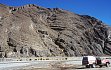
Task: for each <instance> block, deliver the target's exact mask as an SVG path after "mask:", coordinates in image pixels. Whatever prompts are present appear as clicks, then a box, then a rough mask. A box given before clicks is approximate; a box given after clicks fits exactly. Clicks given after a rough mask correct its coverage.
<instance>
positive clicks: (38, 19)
mask: <svg viewBox="0 0 111 70" xmlns="http://www.w3.org/2000/svg"><path fill="white" fill-rule="evenodd" d="M110 33H111V32H110V27H109V26H107V25H105V24H104V23H103V22H102V21H100V20H98V19H96V18H94V17H91V16H88V15H78V14H75V13H71V12H69V11H65V10H62V9H59V8H53V9H51V8H43V7H40V6H36V5H33V4H30V5H25V6H21V7H10V6H6V5H3V4H0V57H30V56H35V57H41V56H47V57H50V56H83V55H96V56H104V55H111V51H110V50H111V49H110V48H111V47H110V44H111V43H110V38H111V37H110Z"/></svg>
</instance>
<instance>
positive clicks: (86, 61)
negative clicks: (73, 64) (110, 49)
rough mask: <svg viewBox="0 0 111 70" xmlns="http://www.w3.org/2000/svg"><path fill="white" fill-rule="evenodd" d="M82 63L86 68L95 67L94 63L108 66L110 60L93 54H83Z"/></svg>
mask: <svg viewBox="0 0 111 70" xmlns="http://www.w3.org/2000/svg"><path fill="white" fill-rule="evenodd" d="M82 65H85V66H86V68H90V67H91V68H95V67H96V65H99V66H100V67H102V66H106V67H109V65H110V61H109V60H108V59H106V58H104V59H101V58H100V57H95V56H84V57H83V59H82Z"/></svg>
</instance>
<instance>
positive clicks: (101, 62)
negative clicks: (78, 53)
mask: <svg viewBox="0 0 111 70" xmlns="http://www.w3.org/2000/svg"><path fill="white" fill-rule="evenodd" d="M96 60H97V65H99V66H100V67H102V66H106V67H109V66H110V61H109V60H108V59H107V58H103V59H101V58H96Z"/></svg>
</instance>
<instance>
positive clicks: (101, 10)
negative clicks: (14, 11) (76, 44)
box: [0, 0, 111, 26]
mask: <svg viewBox="0 0 111 70" xmlns="http://www.w3.org/2000/svg"><path fill="white" fill-rule="evenodd" d="M0 3H2V4H6V5H9V6H22V5H26V4H36V5H39V6H42V7H46V8H55V7H58V8H62V9H64V10H68V11H71V12H74V13H77V14H82V15H90V16H93V17H96V18H97V19H99V20H102V21H103V22H104V23H106V24H108V25H110V26H111V0H0Z"/></svg>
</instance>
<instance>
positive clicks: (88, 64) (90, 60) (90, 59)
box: [82, 56, 96, 68]
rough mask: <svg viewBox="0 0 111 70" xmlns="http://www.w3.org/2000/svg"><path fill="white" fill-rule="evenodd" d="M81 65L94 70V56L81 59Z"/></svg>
mask: <svg viewBox="0 0 111 70" xmlns="http://www.w3.org/2000/svg"><path fill="white" fill-rule="evenodd" d="M82 65H85V66H86V68H90V67H92V68H95V65H96V57H94V56H84V57H83V59H82Z"/></svg>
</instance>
